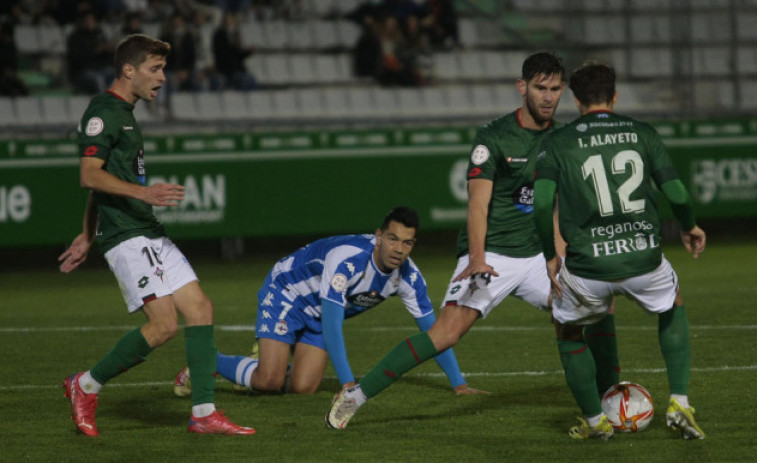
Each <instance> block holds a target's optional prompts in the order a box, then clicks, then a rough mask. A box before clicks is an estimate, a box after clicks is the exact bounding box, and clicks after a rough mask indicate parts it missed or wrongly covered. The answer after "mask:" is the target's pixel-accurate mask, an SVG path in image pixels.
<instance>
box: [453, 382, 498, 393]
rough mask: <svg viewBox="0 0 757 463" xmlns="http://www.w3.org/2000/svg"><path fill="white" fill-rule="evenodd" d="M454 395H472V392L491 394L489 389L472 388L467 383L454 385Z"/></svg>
mask: <svg viewBox="0 0 757 463" xmlns="http://www.w3.org/2000/svg"><path fill="white" fill-rule="evenodd" d="M454 391H455V395H474V394H491V392H489V391H482V390H481V389H474V388H472V387H470V386H468V385H467V384H461V385H459V386H455V388H454Z"/></svg>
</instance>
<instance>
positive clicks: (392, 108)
mask: <svg viewBox="0 0 757 463" xmlns="http://www.w3.org/2000/svg"><path fill="white" fill-rule="evenodd" d="M371 93H372V94H373V95H372V98H373V111H372V112H371V115H373V116H377V117H380V118H390V117H395V116H398V115H399V113H400V111H399V108H398V101H397V93H396V92H395V90H394V89H392V88H382V87H373V88H372V89H371Z"/></svg>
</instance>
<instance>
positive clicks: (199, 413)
mask: <svg viewBox="0 0 757 463" xmlns="http://www.w3.org/2000/svg"><path fill="white" fill-rule="evenodd" d="M214 411H216V404H214V403H207V404H200V405H192V416H194V417H196V418H205V417H206V416H208V415H211V414H212V413H213V412H214Z"/></svg>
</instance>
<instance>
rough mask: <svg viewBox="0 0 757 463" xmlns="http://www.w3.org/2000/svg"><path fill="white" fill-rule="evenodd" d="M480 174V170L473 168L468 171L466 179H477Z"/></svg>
mask: <svg viewBox="0 0 757 463" xmlns="http://www.w3.org/2000/svg"><path fill="white" fill-rule="evenodd" d="M481 172H483V171H482V170H481V169H480V168H478V167H474V168H473V169H471V170H469V171H468V178H473V177H478V176H479V175H481Z"/></svg>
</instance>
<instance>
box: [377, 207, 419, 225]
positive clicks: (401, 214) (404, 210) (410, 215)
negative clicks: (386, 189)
mask: <svg viewBox="0 0 757 463" xmlns="http://www.w3.org/2000/svg"><path fill="white" fill-rule="evenodd" d="M390 222H399V223H401V224H402V225H404V226H406V227H407V228H414V229H415V230H416V231H417V230H418V226H419V225H420V219H419V218H418V213H417V212H415V209H412V208H410V207H406V206H399V207H395V208H394V209H392V210H391V211H389V213H388V214H387V215H386V217H384V221H383V222H382V223H381V231H386V230H387V229H388V228H389V223H390Z"/></svg>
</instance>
